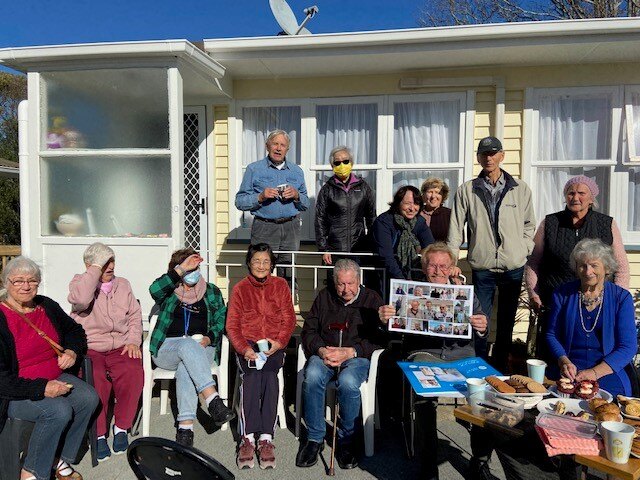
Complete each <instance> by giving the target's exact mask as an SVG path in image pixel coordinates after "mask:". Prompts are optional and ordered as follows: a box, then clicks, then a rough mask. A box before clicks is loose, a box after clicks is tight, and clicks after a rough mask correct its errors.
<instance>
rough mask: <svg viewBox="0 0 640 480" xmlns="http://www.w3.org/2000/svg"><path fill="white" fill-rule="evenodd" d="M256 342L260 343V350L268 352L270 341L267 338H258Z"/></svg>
mask: <svg viewBox="0 0 640 480" xmlns="http://www.w3.org/2000/svg"><path fill="white" fill-rule="evenodd" d="M256 344H257V345H258V350H260V351H261V352H267V351H268V350H269V341H268V340H267V339H266V338H263V339H262V340H258V341H257V342H256Z"/></svg>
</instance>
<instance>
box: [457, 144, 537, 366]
mask: <svg viewBox="0 0 640 480" xmlns="http://www.w3.org/2000/svg"><path fill="white" fill-rule="evenodd" d="M477 159H478V163H480V165H482V172H480V175H478V178H475V179H473V180H469V181H468V182H465V183H464V184H463V185H461V186H460V188H458V191H457V192H456V197H455V201H454V203H453V209H452V212H451V224H450V226H449V238H448V241H447V243H448V245H449V247H450V248H451V249H452V250H453V252H454V253H455V254H456V255H458V252H459V249H460V244H461V243H462V241H463V230H464V226H465V223H466V224H467V230H468V238H467V243H468V251H467V260H468V261H469V264H470V265H471V270H472V277H473V285H474V287H475V292H476V295H477V296H478V299H479V300H480V304H481V305H482V310H483V311H484V312H487V315H490V314H491V309H492V306H493V296H494V294H495V290H496V288H497V289H498V313H497V329H496V342H495V344H494V347H493V353H492V363H493V364H494V365H495V367H496V368H497V369H498V370H502V371H503V372H504V373H507V372H506V368H507V358H508V354H509V350H510V347H511V338H512V334H513V325H514V321H515V315H516V310H517V308H518V298H519V296H520V289H521V285H522V274H523V272H524V264H525V263H526V262H527V257H528V256H529V255H530V254H531V251H532V250H533V235H534V232H535V228H536V221H535V215H534V212H533V204H532V201H531V190H530V189H529V187H528V186H527V184H526V183H524V182H523V181H522V180H517V179H515V178H513V177H512V176H511V175H509V174H508V173H507V172H505V171H504V170H502V169H501V168H500V164H501V163H502V161H503V160H504V151H503V149H502V143H501V142H500V140H498V139H497V138H495V137H486V138H483V139H482V140H480V143H479V144H478V154H477ZM486 354H487V352H486V343H484V344H481V343H480V342H476V355H478V356H484V357H486Z"/></svg>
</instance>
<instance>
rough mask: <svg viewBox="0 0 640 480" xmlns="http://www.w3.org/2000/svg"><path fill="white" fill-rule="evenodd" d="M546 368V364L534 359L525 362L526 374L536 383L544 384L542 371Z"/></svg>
mask: <svg viewBox="0 0 640 480" xmlns="http://www.w3.org/2000/svg"><path fill="white" fill-rule="evenodd" d="M546 368H547V364H546V363H545V362H543V361H542V360H537V359H535V358H530V359H529V360H527V372H528V373H529V376H530V377H531V378H533V379H534V380H535V381H536V382H538V383H542V382H544V371H545V369H546Z"/></svg>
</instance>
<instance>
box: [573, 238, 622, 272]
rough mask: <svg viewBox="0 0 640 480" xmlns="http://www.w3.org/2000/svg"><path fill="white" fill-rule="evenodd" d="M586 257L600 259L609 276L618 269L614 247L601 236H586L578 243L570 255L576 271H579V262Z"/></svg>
mask: <svg viewBox="0 0 640 480" xmlns="http://www.w3.org/2000/svg"><path fill="white" fill-rule="evenodd" d="M585 259H591V260H600V261H601V262H602V264H603V265H604V270H605V272H606V273H607V276H611V275H613V274H614V273H615V272H616V271H617V270H618V262H617V261H616V257H615V255H614V254H613V248H611V246H610V245H607V244H606V243H604V242H603V241H602V240H600V239H599V238H585V239H584V240H580V241H579V242H578V243H577V244H576V246H575V248H574V249H573V252H571V256H570V257H569V264H570V265H571V268H572V269H573V271H574V272H577V271H578V262H581V261H583V260H585Z"/></svg>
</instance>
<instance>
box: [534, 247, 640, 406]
mask: <svg viewBox="0 0 640 480" xmlns="http://www.w3.org/2000/svg"><path fill="white" fill-rule="evenodd" d="M570 262H571V265H572V267H573V268H574V270H575V271H576V273H577V275H578V278H579V280H578V281H573V282H569V283H565V284H564V285H561V286H560V287H558V288H557V289H556V290H555V291H554V293H553V299H552V305H551V313H550V319H549V330H548V332H547V335H546V337H547V342H548V344H549V348H550V351H551V355H552V357H553V359H554V360H556V361H557V367H555V366H554V365H552V366H551V368H550V369H549V376H550V377H551V378H553V376H554V374H555V375H562V376H564V377H568V378H570V379H573V380H577V381H581V380H597V381H598V383H599V384H600V388H602V389H604V390H607V391H608V392H610V393H611V394H613V395H614V396H615V395H617V394H623V395H631V383H630V380H629V377H628V376H627V374H626V373H625V370H624V369H625V367H626V366H627V365H628V364H629V363H631V361H632V360H633V357H634V355H635V354H636V352H637V349H638V341H637V337H636V327H635V319H634V307H633V299H632V297H631V294H630V293H629V291H627V290H625V289H624V288H621V287H619V286H617V285H615V284H614V283H611V282H609V281H608V280H606V279H607V278H608V277H610V276H611V275H612V274H613V273H614V272H615V271H616V268H617V264H616V261H615V258H614V254H613V250H612V249H611V247H610V246H608V245H605V244H604V243H603V242H602V241H601V240H599V239H585V240H582V241H580V242H578V244H577V245H576V246H575V248H574V250H573V252H572V253H571V259H570Z"/></svg>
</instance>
